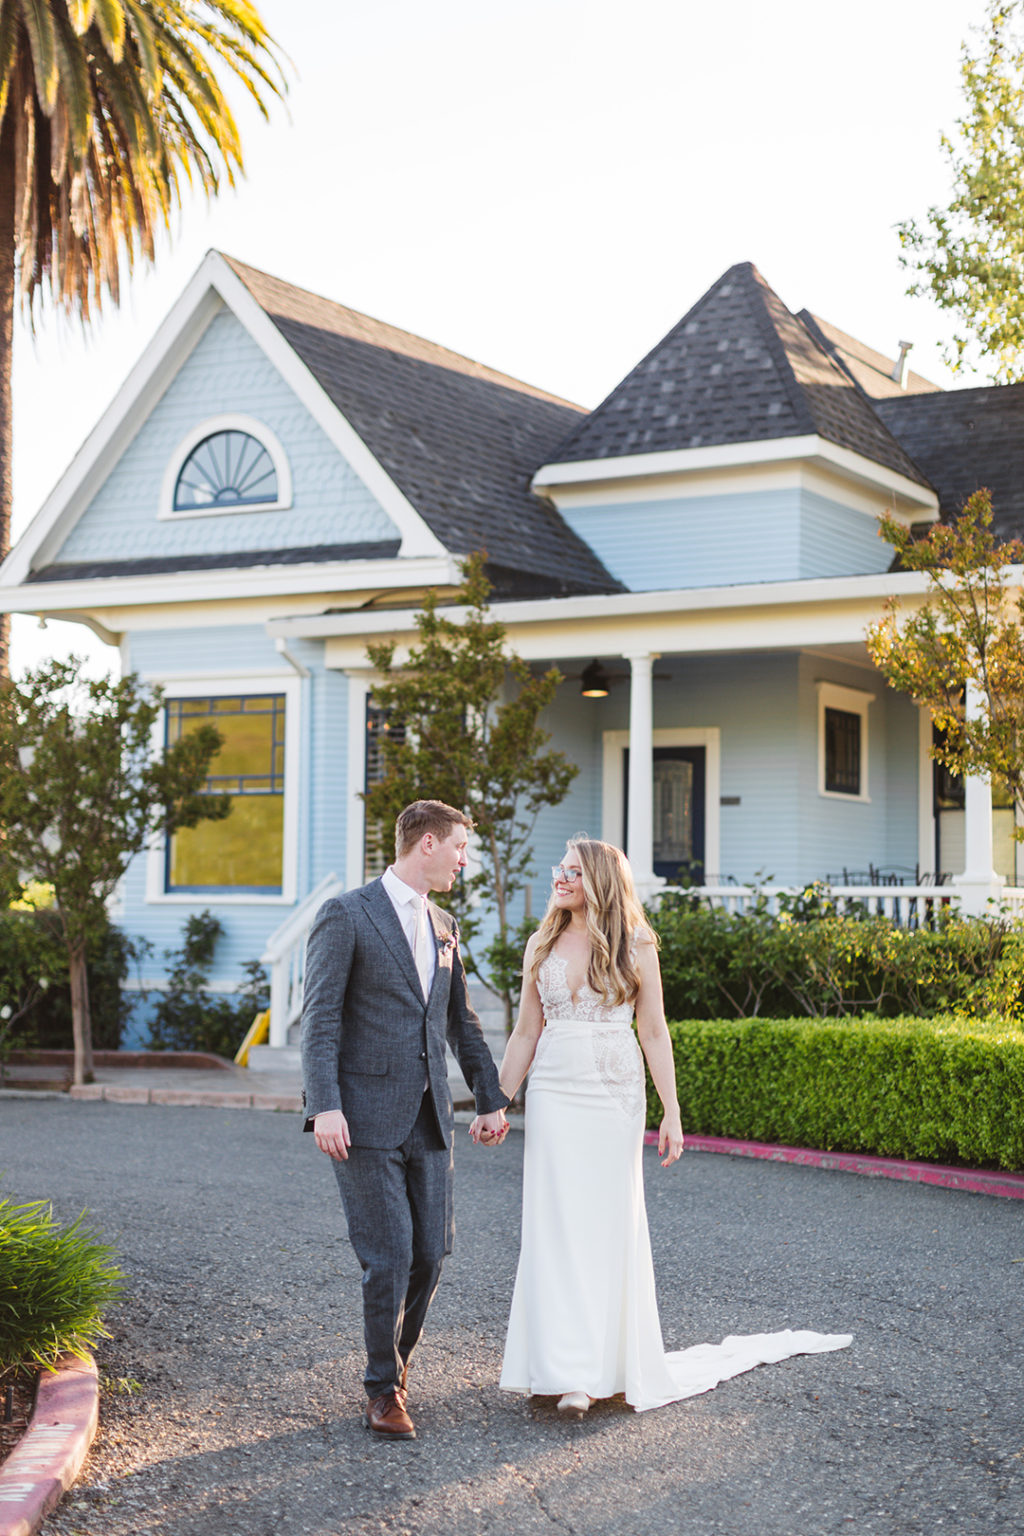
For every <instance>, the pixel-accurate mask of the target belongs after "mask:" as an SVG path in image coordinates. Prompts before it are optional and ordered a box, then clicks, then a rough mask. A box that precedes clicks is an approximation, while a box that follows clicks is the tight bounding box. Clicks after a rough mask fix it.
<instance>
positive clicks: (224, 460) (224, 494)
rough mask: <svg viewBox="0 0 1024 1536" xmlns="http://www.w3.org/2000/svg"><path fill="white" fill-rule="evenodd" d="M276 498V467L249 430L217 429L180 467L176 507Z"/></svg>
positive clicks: (194, 508) (254, 502)
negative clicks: (218, 430)
mask: <svg viewBox="0 0 1024 1536" xmlns="http://www.w3.org/2000/svg"><path fill="white" fill-rule="evenodd" d="M276 500H277V470H276V469H275V467H274V461H273V459H272V458H271V457H270V454H269V453H268V452H267V450H266V448H265V447H264V446H263V444H262V443H261V442H260V441H259V440H258V439H257V438H255V437H253V436H251V434H250V433H248V432H239V431H227V432H214V433H212V434H211V435H210V436H209V437H206V438H204V439H203V441H202V442H201V443H198V444H197V445H196V447H195V448H193V450H192V452H191V453H190V454H189V456H188V458H187V459H186V460H185V463H184V464H183V465H182V467H181V472H180V474H179V475H178V480H177V484H176V485H175V488H174V510H175V511H176V512H193V511H198V510H200V509H202V508H204V507H220V506H238V507H242V506H259V505H261V504H265V503H266V502H271V501H276Z"/></svg>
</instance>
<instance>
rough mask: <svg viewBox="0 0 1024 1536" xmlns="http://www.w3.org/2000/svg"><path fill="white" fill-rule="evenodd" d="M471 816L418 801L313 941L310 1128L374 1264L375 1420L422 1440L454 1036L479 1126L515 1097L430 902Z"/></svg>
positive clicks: (447, 1248)
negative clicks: (414, 1399) (502, 1079)
mask: <svg viewBox="0 0 1024 1536" xmlns="http://www.w3.org/2000/svg"><path fill="white" fill-rule="evenodd" d="M471 829H472V822H471V821H470V819H469V817H468V816H464V815H463V813H462V812H461V811H456V810H453V808H452V807H451V806H450V805H445V804H443V802H442V801H440V800H417V801H415V802H414V803H413V804H412V805H410V806H407V807H406V809H405V810H404V811H403V812H402V814H401V815H400V816H399V818H398V821H397V822H396V824H395V854H396V857H395V862H394V864H392V865H391V866H390V868H388V869H387V870H385V872H384V874H383V876H382V877H381V879H379V880H373V881H371V882H370V884H369V885H364V886H363V887H361V888H360V889H358V890H354V891H346V892H345V894H344V895H343V896H338V897H336V898H335V899H334V900H332V901H325V902H324V904H323V906H322V907H321V908H320V911H319V912H318V913H317V916H316V921H315V922H314V924H313V929H312V931H311V933H310V935H309V944H308V947H307V950H306V979H305V996H304V1001H303V1009H302V1070H303V1078H304V1081H305V1101H306V1116H307V1118H306V1123H305V1126H304V1129H305V1130H307V1131H308V1130H312V1131H313V1132H314V1134H315V1136H316V1144H317V1146H318V1147H319V1148H320V1150H321V1152H326V1153H327V1155H328V1157H331V1158H333V1159H334V1171H335V1174H336V1175H337V1179H338V1185H339V1188H340V1191H341V1199H342V1203H343V1205H344V1207H345V1216H346V1219H347V1221H348V1235H349V1240H350V1241H351V1243H352V1246H353V1248H354V1249H355V1252H356V1257H357V1258H358V1260H359V1263H360V1265H361V1267H362V1271H363V1329H364V1335H365V1339H366V1354H367V1367H366V1377H365V1386H366V1393H367V1398H368V1402H367V1406H366V1411H365V1415H364V1422H365V1424H366V1426H367V1428H368V1429H370V1430H371V1431H372V1432H373V1433H374V1434H375V1435H378V1436H379V1437H380V1438H382V1439H385V1438H386V1439H398V1440H412V1439H415V1436H416V1430H415V1427H414V1425H413V1422H412V1419H411V1418H410V1417H409V1412H408V1408H407V1406H406V1374H407V1372H408V1369H409V1357H410V1356H411V1354H412V1352H413V1350H414V1349H415V1347H416V1343H417V1340H418V1339H419V1336H420V1333H421V1332H422V1330H423V1323H424V1319H425V1318H426V1315H427V1308H428V1307H429V1306H430V1303H431V1300H432V1298H433V1295H434V1292H435V1290H436V1289H437V1282H438V1279H439V1277H440V1274H441V1264H442V1261H443V1259H444V1257H445V1255H446V1254H448V1253H450V1252H451V1247H452V1237H453V1234H454V1220H453V1215H452V1131H453V1126H454V1116H453V1113H452V1099H451V1094H450V1093H449V1091H448V1072H447V1067H446V1064H445V1040H446V1039H447V1041H448V1044H449V1045H450V1046H451V1048H452V1050H453V1051H454V1053H455V1056H456V1059H457V1060H458V1063H459V1066H460V1067H461V1069H462V1073H463V1076H464V1077H465V1079H466V1081H467V1083H468V1084H469V1085H470V1087H471V1089H472V1090H473V1095H474V1098H475V1100H476V1107H477V1112H478V1115H479V1117H480V1118H479V1120H478V1122H477V1126H476V1131H477V1138H478V1139H485V1140H487V1142H488V1144H489V1145H497V1144H498V1143H499V1142H500V1141H501V1140H502V1139H503V1137H504V1134H505V1131H506V1130H507V1125H506V1121H505V1116H504V1112H503V1111H504V1109H505V1107H506V1106H507V1104H508V1102H509V1101H508V1099H507V1098H506V1097H505V1095H504V1094H503V1093H502V1091H501V1088H500V1086H499V1084H498V1069H497V1067H496V1066H495V1065H494V1061H493V1058H492V1057H491V1053H490V1051H489V1049H488V1047H487V1044H486V1042H485V1041H484V1038H483V1033H482V1031H481V1029H480V1021H479V1019H478V1018H477V1016H476V1014H475V1013H474V1012H473V1009H472V1008H471V1006H470V1003H469V997H468V993H467V989H466V973H465V971H464V969H463V966H462V959H461V957H460V955H459V944H458V929H457V927H456V925H455V922H454V920H453V919H452V918H451V917H450V916H449V915H448V913H446V912H442V911H441V910H440V908H439V907H436V906H434V904H433V902H431V901H428V900H427V893H428V892H429V891H450V890H451V888H452V885H453V884H454V883H455V880H456V877H457V876H458V874H459V872H460V871H461V870H462V869H464V868H465V866H466V844H467V841H468V835H469V832H470V830H471Z"/></svg>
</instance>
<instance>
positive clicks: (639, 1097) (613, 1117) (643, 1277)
mask: <svg viewBox="0 0 1024 1536" xmlns="http://www.w3.org/2000/svg"><path fill="white" fill-rule="evenodd" d="M538 983H539V989H540V997H541V1003H542V1005H543V1009H544V1020H545V1025H544V1030H543V1032H542V1033H541V1037H540V1040H539V1041H538V1043H537V1052H536V1055H535V1057H534V1061H533V1067H532V1070H531V1073H530V1079H529V1083H528V1086H527V1090H526V1149H525V1154H524V1164H523V1236H522V1248H521V1251H520V1255H519V1269H518V1272H517V1274H516V1283H515V1290H514V1292H513V1296H512V1309H511V1314H510V1316H509V1324H508V1336H507V1338H506V1341H505V1358H504V1362H503V1365H502V1372H501V1383H500V1384H501V1386H502V1388H503V1389H504V1390H505V1391H508V1392H528V1393H532V1394H533V1395H535V1396H545V1395H549V1394H550V1395H553V1396H554V1395H561V1394H562V1393H563V1392H573V1391H583V1392H586V1393H588V1394H589V1395H590V1396H591V1397H594V1398H598V1397H613V1396H614V1395H615V1394H616V1393H619V1392H622V1393H624V1394H625V1397H626V1401H627V1403H629V1404H631V1405H632V1407H633V1408H635V1409H637V1410H638V1411H640V1410H642V1409H646V1408H660V1407H662V1406H663V1405H664V1404H666V1403H672V1402H676V1401H677V1400H678V1399H680V1398H684V1397H693V1396H696V1394H697V1393H700V1392H707V1391H709V1390H710V1389H711V1388H712V1387H714V1386H717V1385H718V1383H719V1382H720V1381H725V1380H726V1379H727V1378H728V1377H730V1376H737V1375H739V1374H740V1372H741V1371H748V1370H750V1369H751V1368H752V1367H753V1366H755V1365H762V1364H767V1363H768V1362H771V1361H777V1360H785V1359H788V1358H789V1356H791V1355H800V1354H813V1353H818V1352H820V1351H824V1350H832V1349H842V1348H844V1347H845V1346H846V1345H847V1344H849V1343H850V1342H851V1336H850V1335H849V1334H821V1333H809V1332H806V1331H799V1332H794V1331H792V1330H789V1329H787V1330H786V1331H785V1332H783V1333H761V1334H753V1335H748V1336H745V1337H730V1338H727V1339H725V1340H724V1341H723V1342H722V1343H721V1344H698V1345H696V1346H694V1347H693V1348H691V1349H683V1350H678V1351H675V1352H673V1353H670V1354H666V1352H665V1348H664V1345H663V1343H662V1338H661V1324H660V1323H659V1321H658V1304H657V1300H656V1297H655V1292H654V1267H653V1264H652V1262H651V1243H650V1237H649V1234H648V1230H647V1210H646V1206H645V1204H644V1186H643V1169H642V1150H643V1132H644V1119H645V1086H644V1065H643V1057H642V1055H641V1052H640V1046H639V1044H638V1042H637V1039H636V1036H635V1035H634V1033H633V1030H632V1028H631V1025H632V1021H633V1008H632V1006H631V1005H630V1004H628V1003H625V1004H622V1005H621V1006H620V1007H617V1008H609V1007H606V1006H605V1005H604V1004H603V1003H602V1001H601V999H600V998H599V997H597V996H596V994H595V993H593V992H592V991H591V990H590V989H589V988H588V987H586V986H584V987H583V988H582V989H581V990H580V992H579V994H578V995H577V996H576V997H575V998H574V997H573V996H572V994H571V992H570V990H569V987H568V985H567V983H566V965H565V961H564V960H562V959H561V958H560V957H559V956H558V955H556V954H554V953H552V954H550V955H549V956H548V957H547V959H546V960H545V961H544V963H543V965H542V966H541V969H540V973H539V976H538Z"/></svg>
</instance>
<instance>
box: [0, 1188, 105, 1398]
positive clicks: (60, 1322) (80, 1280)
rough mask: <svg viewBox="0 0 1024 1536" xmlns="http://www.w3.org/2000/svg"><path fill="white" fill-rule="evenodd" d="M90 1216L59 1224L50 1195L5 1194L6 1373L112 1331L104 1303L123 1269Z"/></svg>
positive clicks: (83, 1348) (85, 1346) (0, 1214)
mask: <svg viewBox="0 0 1024 1536" xmlns="http://www.w3.org/2000/svg"><path fill="white" fill-rule="evenodd" d="M83 1223H84V1217H83V1216H80V1217H79V1218H78V1220H77V1221H73V1222H72V1223H71V1225H70V1226H67V1227H61V1226H58V1224H57V1222H56V1221H55V1220H54V1216H53V1211H52V1209H51V1207H50V1205H49V1203H48V1202H47V1201H46V1200H33V1201H31V1202H30V1203H29V1204H27V1205H14V1204H13V1203H12V1202H11V1201H10V1200H0V1375H3V1374H4V1373H5V1372H7V1371H14V1370H18V1369H20V1368H22V1367H25V1366H29V1365H33V1364H34V1365H41V1366H50V1367H52V1366H53V1365H54V1364H55V1362H56V1360H57V1358H58V1356H60V1355H64V1354H70V1355H78V1356H79V1357H81V1356H83V1355H85V1354H86V1352H87V1351H88V1350H89V1349H91V1348H92V1346H93V1345H94V1344H95V1343H96V1342H97V1340H98V1339H101V1338H105V1337H107V1330H106V1329H105V1328H104V1326H103V1311H104V1309H105V1308H106V1307H107V1306H108V1305H109V1304H110V1303H111V1302H112V1301H114V1300H115V1299H116V1298H117V1297H118V1296H119V1295H120V1293H121V1290H122V1288H123V1277H122V1275H121V1271H120V1270H119V1269H118V1268H117V1265H116V1264H115V1263H114V1259H113V1255H112V1253H111V1250H110V1249H109V1248H108V1247H107V1246H106V1244H104V1243H102V1242H100V1240H99V1238H98V1237H97V1236H96V1234H95V1233H93V1232H90V1231H89V1230H88V1228H87V1227H85V1226H84V1225H83Z"/></svg>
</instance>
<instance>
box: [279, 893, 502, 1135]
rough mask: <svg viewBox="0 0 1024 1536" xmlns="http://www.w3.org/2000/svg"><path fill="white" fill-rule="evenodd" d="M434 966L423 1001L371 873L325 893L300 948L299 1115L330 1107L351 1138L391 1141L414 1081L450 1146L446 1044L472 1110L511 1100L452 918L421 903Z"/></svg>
mask: <svg viewBox="0 0 1024 1536" xmlns="http://www.w3.org/2000/svg"><path fill="white" fill-rule="evenodd" d="M428 911H429V914H430V921H431V924H432V925H433V929H434V936H435V939H436V941H437V969H436V970H435V972H434V981H433V985H432V987H431V990H430V997H429V998H428V999H427V1001H426V1002H424V999H423V989H422V987H421V986H420V979H419V976H418V974H417V971H416V965H415V962H414V960H413V957H412V951H411V950H410V948H409V943H408V940H407V939H406V936H405V933H404V931H403V929H402V925H401V923H400V922H399V920H398V915H397V913H396V912H395V909H394V907H393V906H392V905H391V900H390V898H389V896H388V893H387V891H386V890H385V889H384V887H383V885H382V884H381V882H380V881H379V880H374V881H371V883H370V884H369V885H364V886H362V887H361V888H360V889H359V890H354V891H346V892H345V894H344V895H343V896H337V897H335V898H334V899H333V900H331V901H325V902H324V904H323V906H322V907H321V908H320V910H319V912H318V913H317V915H316V920H315V921H314V923H313V927H312V930H311V932H310V935H309V940H308V943H307V946H306V976H305V988H304V996H303V1006H302V1074H303V1080H304V1083H305V1102H306V1121H305V1125H304V1127H303V1129H304V1130H307V1131H308V1130H312V1128H313V1118H314V1116H316V1115H318V1114H320V1113H322V1112H323V1111H324V1110H328V1109H340V1110H342V1111H343V1112H344V1115H345V1118H346V1120H347V1121H348V1127H349V1131H350V1133H351V1136H352V1144H353V1146H356V1147H378V1148H390V1147H398V1146H401V1144H402V1142H403V1141H404V1140H405V1139H406V1137H407V1136H408V1135H409V1132H410V1131H411V1130H412V1128H413V1125H414V1124H415V1121H416V1117H417V1115H418V1114H419V1110H420V1104H421V1102H422V1099H423V1084H424V1079H426V1080H427V1082H428V1083H429V1089H430V1094H431V1098H432V1100H433V1105H434V1111H435V1114H436V1115H437V1123H438V1126H439V1128H440V1131H441V1134H442V1136H443V1137H444V1140H445V1145H446V1146H451V1139H452V1129H453V1125H454V1117H453V1113H452V1098H451V1094H450V1093H449V1091H448V1071H447V1066H446V1063H445V1041H446V1040H447V1041H448V1043H449V1044H450V1046H451V1048H452V1051H453V1052H454V1054H455V1058H456V1060H457V1061H458V1063H459V1066H460V1067H461V1069H462V1074H463V1076H464V1077H465V1079H466V1082H467V1083H468V1084H469V1086H470V1088H471V1089H472V1091H473V1096H474V1098H475V1100H476V1107H477V1112H478V1113H479V1114H488V1113H489V1112H490V1111H491V1110H495V1109H503V1108H504V1107H505V1106H506V1105H507V1103H508V1102H509V1101H508V1099H507V1098H506V1097H505V1095H504V1094H503V1093H502V1091H501V1088H500V1086H499V1084H498V1069H497V1067H496V1066H495V1064H494V1059H493V1057H492V1056H491V1053H490V1051H489V1049H488V1047H487V1043H486V1041H485V1040H484V1037H483V1032H482V1030H481V1028H480V1020H479V1019H478V1018H477V1016H476V1014H475V1013H474V1011H473V1009H472V1007H471V1006H470V1002H469V995H468V992H467V988H466V973H465V970H464V968H463V964H462V957H461V956H460V954H459V945H458V928H457V926H456V924H455V921H454V919H453V918H452V917H451V916H450V915H449V914H448V913H447V912H442V911H441V909H440V908H439V907H436V906H434V904H433V903H432V902H431V903H429V904H428Z"/></svg>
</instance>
